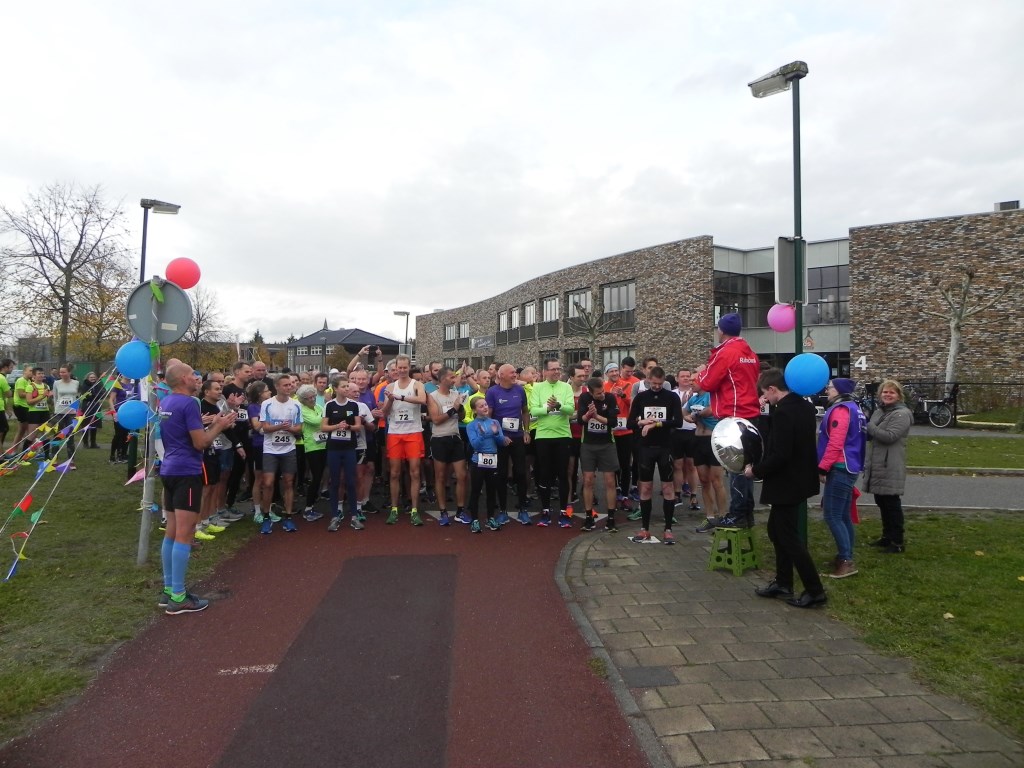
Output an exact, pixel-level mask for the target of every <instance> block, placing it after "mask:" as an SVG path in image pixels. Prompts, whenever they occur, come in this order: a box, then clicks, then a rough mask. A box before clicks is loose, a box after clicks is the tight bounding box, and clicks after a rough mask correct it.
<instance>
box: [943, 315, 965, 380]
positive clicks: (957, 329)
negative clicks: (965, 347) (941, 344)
mask: <svg viewBox="0 0 1024 768" xmlns="http://www.w3.org/2000/svg"><path fill="white" fill-rule="evenodd" d="M962 333H963V330H962V328H961V325H960V318H959V317H956V316H953V317H951V318H950V319H949V356H948V357H947V358H946V381H945V383H944V384H943V390H944V392H943V394H944V395H946V396H948V395H949V393H950V390H952V388H953V380H954V377H955V375H956V358H957V355H959V354H960V336H961V334H962Z"/></svg>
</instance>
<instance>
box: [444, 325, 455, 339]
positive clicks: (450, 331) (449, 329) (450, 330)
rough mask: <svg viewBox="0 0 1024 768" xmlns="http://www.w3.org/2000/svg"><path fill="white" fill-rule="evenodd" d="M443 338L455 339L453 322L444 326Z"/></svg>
mask: <svg viewBox="0 0 1024 768" xmlns="http://www.w3.org/2000/svg"><path fill="white" fill-rule="evenodd" d="M444 340H445V341H455V323H452V324H451V325H446V326H445V327H444Z"/></svg>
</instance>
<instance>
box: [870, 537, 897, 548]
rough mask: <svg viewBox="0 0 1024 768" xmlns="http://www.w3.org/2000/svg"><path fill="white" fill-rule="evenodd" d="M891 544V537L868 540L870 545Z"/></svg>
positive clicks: (886, 545)
mask: <svg viewBox="0 0 1024 768" xmlns="http://www.w3.org/2000/svg"><path fill="white" fill-rule="evenodd" d="M890 544H892V542H891V541H889V539H887V538H885V536H883V537H882V538H880V539H875V540H874V541H871V542H868V546H869V547H888V546H889V545H890Z"/></svg>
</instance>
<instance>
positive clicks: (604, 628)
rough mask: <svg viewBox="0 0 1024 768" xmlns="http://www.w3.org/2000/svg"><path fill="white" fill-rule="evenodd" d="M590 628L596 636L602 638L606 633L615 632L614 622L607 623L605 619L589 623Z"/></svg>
mask: <svg viewBox="0 0 1024 768" xmlns="http://www.w3.org/2000/svg"><path fill="white" fill-rule="evenodd" d="M590 626H591V627H592V628H593V630H594V631H595V632H596V633H597V634H598V636H599V637H602V636H604V635H605V634H606V633H608V632H617V631H618V630H617V628H616V627H615V624H614V622H611V621H608V620H607V619H598V620H594V621H591V622H590Z"/></svg>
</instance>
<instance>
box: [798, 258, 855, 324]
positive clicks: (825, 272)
mask: <svg viewBox="0 0 1024 768" xmlns="http://www.w3.org/2000/svg"><path fill="white" fill-rule="evenodd" d="M849 322H850V267H849V265H847V264H842V265H839V266H832V267H816V268H814V269H808V270H807V306H805V307H804V324H806V325H835V324H837V323H849Z"/></svg>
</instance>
